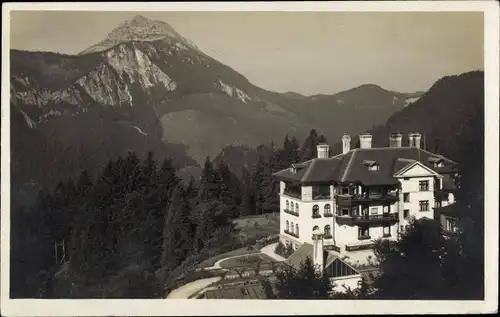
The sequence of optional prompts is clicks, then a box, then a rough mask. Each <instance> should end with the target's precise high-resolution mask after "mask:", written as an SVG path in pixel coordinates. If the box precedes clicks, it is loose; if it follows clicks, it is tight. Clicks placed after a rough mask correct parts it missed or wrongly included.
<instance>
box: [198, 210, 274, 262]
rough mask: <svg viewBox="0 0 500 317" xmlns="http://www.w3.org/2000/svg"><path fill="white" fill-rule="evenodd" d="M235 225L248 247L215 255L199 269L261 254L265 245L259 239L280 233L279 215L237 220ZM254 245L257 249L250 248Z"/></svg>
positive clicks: (241, 240) (243, 242)
mask: <svg viewBox="0 0 500 317" xmlns="http://www.w3.org/2000/svg"><path fill="white" fill-rule="evenodd" d="M233 222H234V225H235V227H236V229H237V230H239V233H238V234H239V240H240V242H241V244H240V246H241V245H247V246H245V247H241V248H238V249H235V250H232V251H229V252H225V253H221V254H218V255H215V256H213V257H211V258H209V259H207V260H205V261H203V262H201V263H200V264H198V266H197V267H198V268H207V267H211V266H213V265H214V264H215V262H217V261H219V260H222V259H224V258H227V257H230V256H236V255H245V254H254V253H259V252H260V251H259V250H258V249H259V248H261V247H263V246H264V245H261V244H257V245H256V242H257V240H259V239H262V238H267V237H269V236H272V235H277V234H278V233H279V214H278V213H275V214H264V215H258V216H249V217H241V218H238V219H235V220H234V221H233ZM252 245H254V246H255V247H253V248H252V247H248V246H252Z"/></svg>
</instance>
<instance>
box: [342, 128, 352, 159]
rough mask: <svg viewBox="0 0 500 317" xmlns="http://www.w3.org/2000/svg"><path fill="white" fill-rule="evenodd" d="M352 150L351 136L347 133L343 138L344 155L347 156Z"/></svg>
mask: <svg viewBox="0 0 500 317" xmlns="http://www.w3.org/2000/svg"><path fill="white" fill-rule="evenodd" d="M350 150H351V136H350V135H349V134H347V133H346V134H344V136H343V137H342V154H346V153H347V152H349V151H350Z"/></svg>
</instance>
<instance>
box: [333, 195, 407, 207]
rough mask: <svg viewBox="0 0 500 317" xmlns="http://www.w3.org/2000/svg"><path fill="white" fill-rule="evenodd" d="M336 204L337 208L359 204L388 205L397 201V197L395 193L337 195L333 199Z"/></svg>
mask: <svg viewBox="0 0 500 317" xmlns="http://www.w3.org/2000/svg"><path fill="white" fill-rule="evenodd" d="M335 199H336V203H337V205H339V206H349V205H352V204H361V203H371V202H373V203H375V202H377V203H379V202H381V203H390V202H396V201H398V200H399V196H398V195H397V194H396V193H387V194H353V195H337V196H336V197H335Z"/></svg>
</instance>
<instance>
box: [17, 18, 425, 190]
mask: <svg viewBox="0 0 500 317" xmlns="http://www.w3.org/2000/svg"><path fill="white" fill-rule="evenodd" d="M10 60H11V92H12V96H11V110H12V111H11V112H12V131H13V133H12V134H13V135H12V141H13V142H12V148H13V149H12V151H13V152H12V163H13V174H12V175H13V176H12V177H13V181H14V180H16V181H17V182H18V184H19V186H20V187H23V186H28V187H29V186H35V187H37V186H40V185H42V183H44V182H49V183H50V182H51V181H52V180H55V179H58V178H60V177H67V176H71V175H74V173H75V172H76V171H77V170H80V169H81V168H83V167H88V168H89V169H93V168H94V167H95V166H99V165H102V164H104V163H105V162H106V161H107V159H109V158H110V157H114V156H117V155H123V154H124V153H125V152H126V151H128V150H134V151H136V152H138V153H139V154H141V153H145V152H146V151H148V150H154V151H155V153H156V154H157V156H158V158H159V159H161V158H162V157H164V156H172V157H173V159H174V162H175V163H176V164H177V166H197V165H198V164H200V163H201V162H203V160H204V159H205V157H206V156H211V157H215V156H217V155H218V154H219V153H220V152H221V150H222V149H223V148H225V147H227V146H231V145H246V146H249V147H255V146H257V145H259V144H261V143H267V142H269V141H270V140H274V141H275V142H277V143H278V144H281V142H282V141H283V138H284V136H285V135H286V134H289V135H295V136H297V137H298V138H299V139H303V138H304V137H305V136H306V135H307V133H308V132H309V130H310V129H311V128H316V129H317V130H318V131H320V132H321V133H323V134H324V135H325V136H326V137H327V139H328V140H329V141H330V142H331V143H333V142H332V141H334V140H337V139H339V138H340V137H341V135H342V134H343V133H344V132H350V133H353V134H356V133H359V132H360V131H362V130H365V129H367V128H369V127H371V126H372V125H376V124H381V123H384V122H385V121H386V120H387V118H389V116H390V115H392V114H394V113H395V112H397V111H399V110H401V109H403V108H404V107H405V106H407V105H408V104H409V103H410V102H414V101H416V100H418V98H419V97H420V96H421V93H414V94H407V93H398V92H392V91H388V90H385V89H383V88H381V87H379V86H376V85H371V84H368V85H361V86H359V87H356V88H353V89H350V90H347V91H343V92H340V93H337V94H334V95H316V96H302V95H300V94H297V93H293V92H290V93H276V92H271V91H267V90H265V89H262V88H259V87H257V86H255V85H253V84H252V83H250V82H249V81H248V80H247V79H246V78H245V77H244V76H243V75H241V74H239V73H238V72H236V71H235V70H233V69H232V68H230V67H228V66H226V65H223V64H222V63H220V62H218V61H216V60H215V59H213V58H211V57H210V56H208V55H206V54H205V53H203V52H201V51H200V50H199V49H198V48H197V47H196V45H195V44H194V43H192V42H190V41H189V40H187V39H185V38H184V37H182V36H181V35H180V34H178V33H177V32H176V31H175V30H174V29H173V28H172V27H171V26H170V25H168V24H167V23H165V22H162V21H151V20H148V19H146V18H144V17H142V16H136V17H135V18H133V19H132V20H130V21H126V22H124V23H123V24H122V25H120V26H118V27H117V28H115V29H114V30H112V31H111V33H110V34H109V35H108V36H107V37H106V38H105V39H104V40H103V41H101V42H99V43H97V44H96V45H93V46H92V47H90V48H88V49H86V50H84V51H83V52H81V53H80V54H78V55H76V56H71V55H64V54H58V53H51V52H27V51H18V50H11V52H10ZM29 184H31V185H29Z"/></svg>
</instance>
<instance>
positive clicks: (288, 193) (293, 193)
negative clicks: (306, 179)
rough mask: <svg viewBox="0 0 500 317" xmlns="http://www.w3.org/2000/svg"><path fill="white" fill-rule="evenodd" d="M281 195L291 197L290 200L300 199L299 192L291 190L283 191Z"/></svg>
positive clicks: (300, 194)
mask: <svg viewBox="0 0 500 317" xmlns="http://www.w3.org/2000/svg"><path fill="white" fill-rule="evenodd" d="M283 195H286V196H289V197H292V198H297V199H302V193H301V192H300V190H291V189H285V190H284V191H283Z"/></svg>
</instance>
